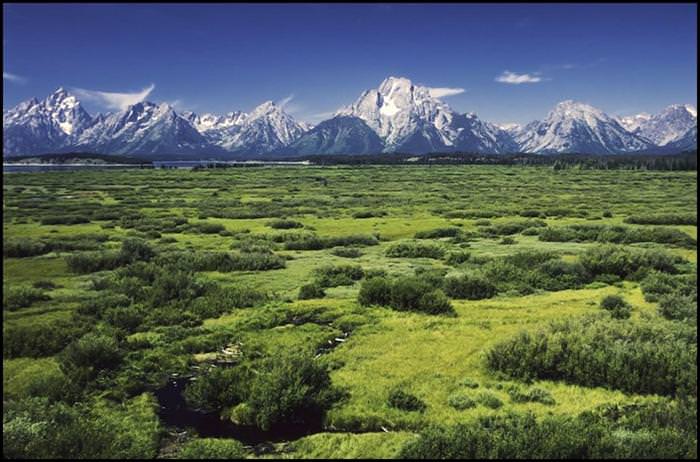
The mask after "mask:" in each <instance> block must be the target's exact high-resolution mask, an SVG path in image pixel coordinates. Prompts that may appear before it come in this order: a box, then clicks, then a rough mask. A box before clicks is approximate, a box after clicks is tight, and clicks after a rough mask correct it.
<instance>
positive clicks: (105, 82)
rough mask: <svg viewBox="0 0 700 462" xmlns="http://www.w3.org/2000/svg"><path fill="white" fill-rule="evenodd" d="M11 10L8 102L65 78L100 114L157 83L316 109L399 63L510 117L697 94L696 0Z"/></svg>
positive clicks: (457, 105)
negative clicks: (669, 1)
mask: <svg viewBox="0 0 700 462" xmlns="http://www.w3.org/2000/svg"><path fill="white" fill-rule="evenodd" d="M3 8H4V15H3V20H4V24H3V25H4V28H3V51H4V53H3V108H4V109H7V108H9V107H12V106H14V105H15V104H17V103H18V102H20V101H23V100H26V99H29V98H31V97H33V96H37V97H40V98H43V97H45V96H46V95H47V94H49V93H50V92H52V91H53V90H55V89H56V88H57V87H59V86H64V87H65V88H67V89H82V90H83V94H84V95H87V96H86V97H85V103H86V106H87V108H88V109H89V110H90V111H91V112H95V111H105V110H107V106H112V107H113V108H114V107H117V106H119V105H123V104H126V103H125V102H130V101H135V100H138V99H140V98H142V97H144V96H147V99H148V100H151V101H158V102H159V101H168V102H171V103H175V104H176V107H178V108H180V109H189V110H193V111H195V112H214V113H225V112H229V111H233V110H244V111H248V110H250V109H252V108H253V107H254V106H256V105H258V104H260V103H261V102H263V101H265V100H273V101H278V102H282V101H284V102H286V105H285V107H286V109H287V110H288V111H289V112H291V113H292V114H293V115H294V116H295V117H297V118H299V119H301V120H307V121H311V122H318V121H319V120H322V119H323V118H325V117H327V116H328V115H329V113H332V112H334V111H335V110H336V109H338V108H339V107H340V106H343V105H346V104H349V103H351V102H353V101H354V100H355V99H356V98H357V97H358V96H359V94H360V93H361V92H362V91H363V90H365V89H368V88H376V87H377V86H378V85H379V83H380V82H381V81H382V80H383V79H384V78H385V77H387V76H390V75H395V76H404V77H408V78H410V79H411V80H412V81H413V82H414V83H419V84H424V85H426V86H430V87H436V88H452V89H463V90H464V91H463V92H458V91H453V92H451V93H455V94H453V95H450V96H446V97H445V98H444V100H445V101H446V102H447V103H449V104H450V105H451V106H452V107H453V108H454V109H456V110H459V111H461V112H476V113H477V114H478V115H479V116H480V117H481V118H483V119H485V120H490V121H493V122H497V123H505V122H519V123H524V122H528V121H531V120H533V119H536V118H541V117H543V116H544V115H545V114H546V113H547V111H548V110H549V109H551V107H552V106H553V105H554V104H556V103H557V102H559V101H561V100H564V99H576V100H581V101H584V102H587V103H590V104H592V105H594V106H597V107H599V108H601V109H603V110H605V111H606V112H609V113H610V114H622V115H626V114H632V113H638V112H642V111H646V112H652V113H653V112H657V111H659V110H660V109H662V108H663V107H665V106H667V105H669V104H673V103H690V104H694V105H697V89H696V87H697V6H696V5H694V4H676V5H662V4H658V5H654V4H637V5H634V4H620V5H606V4H599V5H596V4H589V5H565V4H562V5H554V4H541V5H526V4H523V5H518V4H513V5H506V4H496V5H478V4H464V5H460V4H443V5H439V4H391V5H380V4H341V5H333V4H296V5H294V4H278V5H275V4H258V5H254V4H250V5H242V4H238V5H236V4H231V5H227V4H209V5H202V4H197V5H195V4H191V5H187V4H172V5H155V4H150V5H149V4H144V5H136V4H134V5H108V4H94V5H88V4H66V5H60V4H45V5H20V4H10V5H8V4H4V5H3ZM499 80H500V81H499ZM515 82H520V83H515ZM151 86H153V87H152V90H151V91H150V92H148V89H149V88H151ZM98 91H99V92H109V93H119V94H130V95H131V96H129V95H112V97H111V98H109V99H105V98H104V97H102V98H101V96H105V95H101V94H99V93H96V92H98ZM134 94H136V95H134ZM108 96H109V95H108ZM112 110H114V109H112Z"/></svg>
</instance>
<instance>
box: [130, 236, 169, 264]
mask: <svg viewBox="0 0 700 462" xmlns="http://www.w3.org/2000/svg"><path fill="white" fill-rule="evenodd" d="M158 237H160V236H158ZM155 255H156V253H155V251H154V250H153V248H152V247H151V246H150V245H149V244H148V242H146V241H144V240H143V239H136V238H129V239H124V242H122V249H121V252H120V257H121V259H123V261H125V262H129V263H132V262H135V261H148V260H150V259H151V258H153V257H154V256H155Z"/></svg>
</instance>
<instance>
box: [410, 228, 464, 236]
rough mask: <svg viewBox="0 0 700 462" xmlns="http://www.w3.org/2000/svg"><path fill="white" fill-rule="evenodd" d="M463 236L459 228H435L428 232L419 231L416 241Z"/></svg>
mask: <svg viewBox="0 0 700 462" xmlns="http://www.w3.org/2000/svg"><path fill="white" fill-rule="evenodd" d="M460 234H462V230H461V229H459V228H435V229H430V230H427V231H418V232H417V233H416V235H415V238H416V239H439V238H442V237H457V236H459V235H460Z"/></svg>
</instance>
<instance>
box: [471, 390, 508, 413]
mask: <svg viewBox="0 0 700 462" xmlns="http://www.w3.org/2000/svg"><path fill="white" fill-rule="evenodd" d="M476 402H477V403H479V404H481V405H482V406H485V407H487V408H489V409H498V408H500V407H501V406H503V401H501V400H500V399H499V398H498V396H496V395H494V394H492V393H489V392H486V391H484V392H481V393H479V394H478V395H476Z"/></svg>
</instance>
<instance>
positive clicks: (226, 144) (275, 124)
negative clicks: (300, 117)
mask: <svg viewBox="0 0 700 462" xmlns="http://www.w3.org/2000/svg"><path fill="white" fill-rule="evenodd" d="M185 117H186V118H187V119H188V120H189V121H190V122H191V123H192V125H193V126H194V127H195V128H196V129H197V130H198V131H199V132H200V133H202V134H203V135H204V136H205V137H206V138H207V140H208V141H209V142H210V143H212V144H214V145H216V146H218V147H220V148H222V149H224V150H226V151H229V152H232V153H236V154H249V155H254V154H265V153H268V152H271V151H274V150H276V149H280V148H282V147H285V146H288V145H289V144H290V143H292V142H293V141H295V140H296V139H298V138H299V137H300V136H301V135H302V134H303V133H304V132H305V131H307V130H308V128H309V125H308V124H302V123H299V122H297V121H296V120H294V118H293V117H292V116H290V115H289V114H287V113H286V112H284V110H283V109H282V108H281V107H280V106H278V105H276V104H275V103H273V102H272V101H266V102H264V103H263V104H261V105H259V106H258V107H256V108H255V109H253V110H252V111H251V112H250V113H249V114H246V113H244V112H240V111H236V112H230V113H228V114H226V115H225V116H216V115H213V114H203V115H201V116H197V115H196V114H194V113H187V114H186V115H185Z"/></svg>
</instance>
